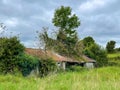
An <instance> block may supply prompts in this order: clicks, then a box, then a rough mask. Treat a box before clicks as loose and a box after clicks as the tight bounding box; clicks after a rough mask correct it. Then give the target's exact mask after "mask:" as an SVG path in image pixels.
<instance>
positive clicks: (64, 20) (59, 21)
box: [52, 6, 80, 55]
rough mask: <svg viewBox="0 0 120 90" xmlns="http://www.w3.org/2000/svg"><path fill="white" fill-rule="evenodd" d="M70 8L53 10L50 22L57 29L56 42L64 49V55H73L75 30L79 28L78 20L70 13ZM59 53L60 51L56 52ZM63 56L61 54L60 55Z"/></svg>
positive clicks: (75, 41) (76, 37) (76, 38)
mask: <svg viewBox="0 0 120 90" xmlns="http://www.w3.org/2000/svg"><path fill="white" fill-rule="evenodd" d="M71 11H72V9H71V8H70V7H64V6H61V7H60V8H58V9H56V10H55V13H54V18H53V20H52V22H53V24H54V26H56V27H58V29H59V31H58V34H57V41H58V42H60V43H61V44H60V45H62V46H63V47H65V48H66V50H65V51H66V52H64V54H65V53H66V55H68V54H69V55H70V54H73V52H72V51H74V47H75V45H76V43H77V42H78V36H77V32H76V30H75V28H77V27H78V26H80V21H79V18H78V17H77V16H76V15H75V14H72V13H71ZM58 52H61V51H58ZM61 54H63V53H61Z"/></svg>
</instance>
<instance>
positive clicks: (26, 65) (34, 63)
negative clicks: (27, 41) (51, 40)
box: [18, 54, 39, 76]
mask: <svg viewBox="0 0 120 90" xmlns="http://www.w3.org/2000/svg"><path fill="white" fill-rule="evenodd" d="M18 59H19V63H18V66H19V70H20V71H21V72H22V74H23V76H27V75H29V74H30V72H31V71H32V70H33V69H36V67H38V66H39V59H38V58H36V57H33V56H30V55H27V54H22V55H20V56H19V57H18Z"/></svg>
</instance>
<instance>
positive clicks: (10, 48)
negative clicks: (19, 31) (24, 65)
mask: <svg viewBox="0 0 120 90" xmlns="http://www.w3.org/2000/svg"><path fill="white" fill-rule="evenodd" d="M23 52H24V46H23V45H22V44H21V43H20V41H19V40H18V38H17V37H10V38H7V37H1V38H0V72H3V73H9V72H14V71H15V69H17V67H18V62H19V60H18V59H17V57H18V56H19V54H21V53H23Z"/></svg>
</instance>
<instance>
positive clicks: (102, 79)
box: [0, 66, 120, 90]
mask: <svg viewBox="0 0 120 90" xmlns="http://www.w3.org/2000/svg"><path fill="white" fill-rule="evenodd" d="M0 90H120V67H115V66H111V67H103V68H97V69H92V70H86V69H85V70H82V71H80V72H62V73H58V74H54V75H50V76H47V77H45V78H35V77H22V76H18V75H16V76H12V75H5V76H4V75H1V76H0Z"/></svg>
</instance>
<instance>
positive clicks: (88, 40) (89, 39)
mask: <svg viewBox="0 0 120 90" xmlns="http://www.w3.org/2000/svg"><path fill="white" fill-rule="evenodd" d="M94 43H95V40H94V39H93V38H92V37H90V36H88V37H85V38H84V39H83V44H84V46H85V47H89V46H90V45H91V44H94Z"/></svg>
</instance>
